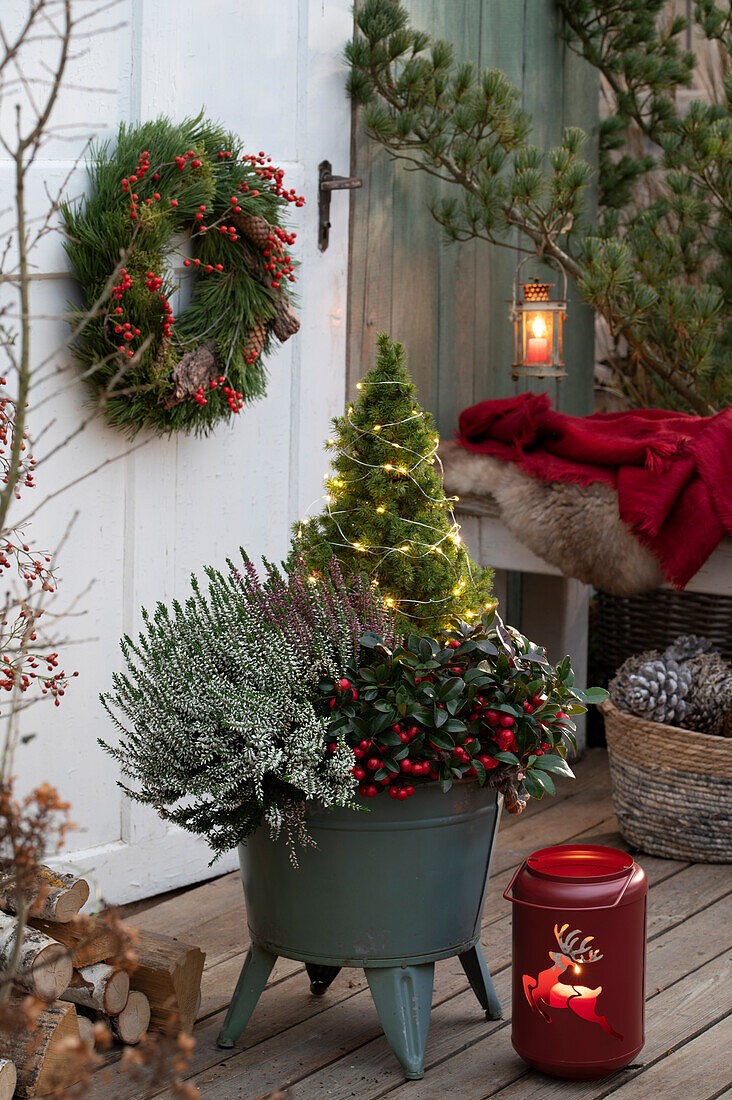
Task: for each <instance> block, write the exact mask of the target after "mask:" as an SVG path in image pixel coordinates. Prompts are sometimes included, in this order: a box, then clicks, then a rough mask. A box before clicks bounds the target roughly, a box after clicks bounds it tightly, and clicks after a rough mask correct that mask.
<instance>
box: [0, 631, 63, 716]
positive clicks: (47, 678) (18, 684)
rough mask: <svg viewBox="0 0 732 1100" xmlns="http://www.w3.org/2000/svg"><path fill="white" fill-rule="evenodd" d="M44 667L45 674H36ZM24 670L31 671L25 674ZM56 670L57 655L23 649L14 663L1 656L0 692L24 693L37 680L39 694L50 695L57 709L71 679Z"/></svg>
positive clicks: (30, 639) (32, 637)
mask: <svg viewBox="0 0 732 1100" xmlns="http://www.w3.org/2000/svg"><path fill="white" fill-rule="evenodd" d="M2 625H3V627H5V626H7V622H3V624H2ZM37 637H38V635H37V634H36V633H35V631H34V632H33V633H32V634H30V635H29V636H28V641H31V642H33V641H35V640H36V639H37ZM44 664H45V666H46V671H45V672H36V669H39V668H41V667H42V665H44ZM26 668H29V669H31V670H32V671H30V672H26V671H25V670H26ZM57 669H58V653H47V654H43V655H40V654H36V653H30V652H27V651H26V650H25V649H21V650H20V651H19V656H18V658H16V661H15V662H13V661H11V659H10V657H8V655H7V654H4V655H3V659H2V662H0V690H2V689H3V688H4V689H5V691H12V690H13V689H14V688H17V689H18V691H21V692H26V691H27V690H28V688H29V687H32V686H33V681H34V680H38V681H40V683H41V685H42V686H41V694H42V695H50V696H51V697H52V698H53V700H54V703H55V705H56V706H57V707H58V706H60V705H61V697H62V696H63V695H65V694H66V688H67V687H68V683H69V680H70V679H71V677H70V676H68V675H67V674H66V673H65V672H64V670H63V669H61V670H59V671H56V670H57ZM71 675H72V676H78V675H79V673H78V672H73V673H72V674H71Z"/></svg>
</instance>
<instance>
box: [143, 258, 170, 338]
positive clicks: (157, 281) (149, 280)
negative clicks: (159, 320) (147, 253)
mask: <svg viewBox="0 0 732 1100" xmlns="http://www.w3.org/2000/svg"><path fill="white" fill-rule="evenodd" d="M162 285H163V280H162V278H161V277H160V275H156V274H155V272H154V271H148V273H147V275H146V277H145V286H146V287H147V289H148V290H149V291H150V293H151V294H157V295H158V298H159V299H160V302H161V309H162V311H163V335H164V336H166V337H168V338H170V335H171V333H172V331H173V325H174V324H175V317H174V316H173V307H172V306H171V304H170V302H169V301H168V299H167V298H166V297H165V295H164V294H160V293H159V291H160V288H161V286H162ZM139 332H140V330H139V329H135V335H139Z"/></svg>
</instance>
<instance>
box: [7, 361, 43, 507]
mask: <svg viewBox="0 0 732 1100" xmlns="http://www.w3.org/2000/svg"><path fill="white" fill-rule="evenodd" d="M5 385H7V379H6V378H0V386H5ZM14 435H15V402H14V401H11V400H10V398H9V397H3V396H1V395H0V444H2V446H0V469H2V470H3V471H4V472H3V476H2V484H3V485H7V484H8V472H9V469H10V464H9V462H8V460H7V458H6V457H5V452H6V447H8V436H10V440H11V442H10V446H11V449H12V438H13V436H14ZM27 438H28V436H27V433H25V432H24V433H23V440H22V442H21V444H20V456H19V461H18V476H17V479H16V482H15V489H14V492H15V496H16V499H17V500H20V496H21V493H20V487H21V485H25V486H27V488H28V489H33V488H35V481H34V480H33V478H34V477H35V472H34V469H35V465H36V460H35V458H34V457H33V455H32V454H30V452H28V453H27V454H26V453H25V452H26V451H27V447H26V443H25V440H26V439H27Z"/></svg>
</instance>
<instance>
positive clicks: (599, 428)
mask: <svg viewBox="0 0 732 1100" xmlns="http://www.w3.org/2000/svg"><path fill="white" fill-rule="evenodd" d="M457 439H458V442H459V443H461V444H462V446H463V447H466V448H467V450H469V451H479V452H481V453H482V454H489V455H495V456H496V457H498V458H503V459H507V460H508V461H509V462H515V463H517V464H518V465H519V466H521V467H522V468H523V469H524V470H525V471H526V473H528V474H531V475H532V476H533V477H539V478H542V479H543V480H545V481H572V482H577V483H579V484H580V485H589V484H590V483H591V482H593V481H602V482H604V483H605V484H606V485H611V486H613V488H614V489H616V490H617V493H618V507H619V511H620V518H621V519H622V520H624V522H625V523H627V524H628V526H629V527H630V528H631V529H632V530H633V531H634V532H635V534H636V535H637V537H638V538H639V539H640V540H641V542H643V543H644V545H646V546H647V547H648V548H649V549H650V550H651V551H652V552H653V553H654V554H655V555H656V556H657V558H658V559H659V561H660V562H661V564H662V565H663V567H664V569H665V571H666V577H667V579H668V580H669V581H671V582H673V584H674V585H675V586H676V587H677V588H679V589H681V588H683V587H684V585H686V584H687V582H688V581H689V580H690V578H691V577H693V576H694V574H695V573H696V571H697V570H698V569H699V568H700V566H701V565H703V563H704V562H705V561H706V559H707V558H708V557H709V555H710V554H711V553H712V551H713V550H714V548H715V547H716V546H717V544H718V543H719V542H720V540H721V539H722V538H723V537H724V535H725V534H730V535H732V477H731V476H730V474H731V472H732V408H730V409H725V410H724V412H721V413H718V414H717V415H716V416H711V417H700V416H689V415H687V414H685V413H673V412H666V411H665V410H663V409H638V410H635V411H631V412H624V413H596V414H595V415H594V416H586V417H578V416H567V415H565V414H564V413H558V412H555V411H554V410H553V409H552V408H551V403H550V401H549V398H548V397H547V395H546V394H542V395H541V396H538V395H536V394H533V393H523V394H520V396H518V397H509V398H506V399H505V400H499V401H481V402H480V404H479V405H473V406H472V408H469V409H465V411H464V412H462V413H461V414H460V430H459V432H458V435H457Z"/></svg>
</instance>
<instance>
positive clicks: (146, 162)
mask: <svg viewBox="0 0 732 1100" xmlns="http://www.w3.org/2000/svg"><path fill="white" fill-rule="evenodd" d="M149 171H150V154H149V153H148V151H147V150H145V151H144V152H143V153H141V155H140V159H139V160H138V162H137V167H136V169H135V171H134V172H133V173H132V175H131V176H130V177H129V179H127V178H126V177H125V178H124V179H123V180H122V190H123V191H124V192H125V193H126V194H129V196H130V219H131V220H132V221H135V219H136V218H137V201H138V196H137V194H135V192H133V191H132V188H133V187H134V185H135V184H136V183H140V182H141V181H142V180H144V178H145V176H146V175H147V173H148V172H149ZM157 197H158V198H160V196H159V195H158V196H157ZM150 201H151V200H150V199H147V204H148V206H149V205H150Z"/></svg>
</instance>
